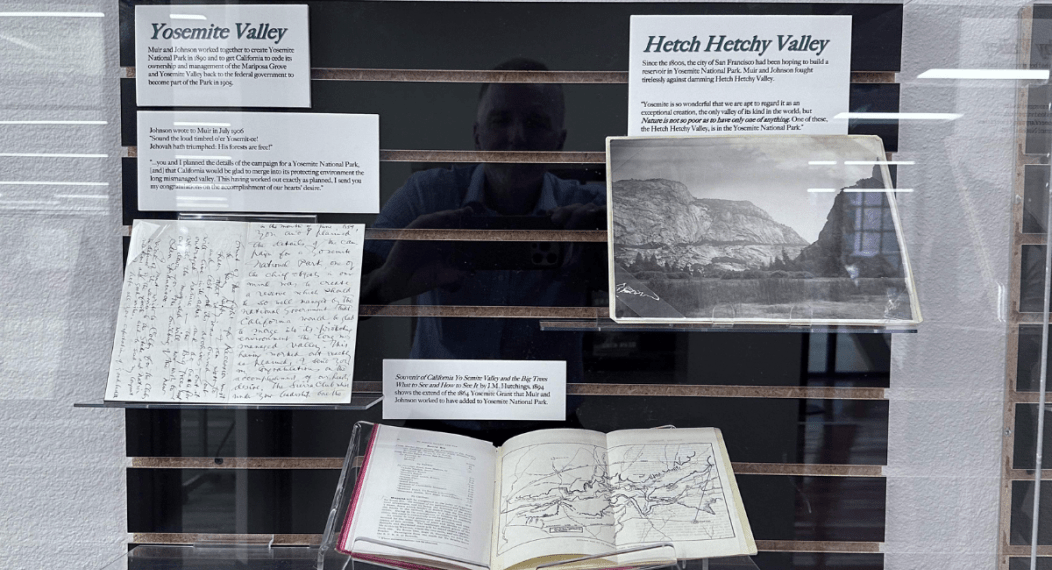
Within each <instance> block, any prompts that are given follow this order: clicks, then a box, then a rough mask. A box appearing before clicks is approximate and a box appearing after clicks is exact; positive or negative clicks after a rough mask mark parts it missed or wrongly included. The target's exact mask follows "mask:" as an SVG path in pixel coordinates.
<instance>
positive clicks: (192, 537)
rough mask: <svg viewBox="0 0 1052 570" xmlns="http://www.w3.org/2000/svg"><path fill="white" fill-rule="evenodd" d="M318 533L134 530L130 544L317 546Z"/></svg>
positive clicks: (129, 537)
mask: <svg viewBox="0 0 1052 570" xmlns="http://www.w3.org/2000/svg"><path fill="white" fill-rule="evenodd" d="M321 538H322V535H320V534H218V533H198V532H134V533H130V534H129V535H128V542H129V543H130V544H210V545H216V546H218V545H221V544H258V545H267V544H270V545H273V546H317V545H319V544H321Z"/></svg>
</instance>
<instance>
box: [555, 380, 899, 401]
mask: <svg viewBox="0 0 1052 570" xmlns="http://www.w3.org/2000/svg"><path fill="white" fill-rule="evenodd" d="M566 391H567V393H568V394H572V395H578V396H674V397H705V398H788V399H816V400H884V399H886V395H885V389H884V388H833V387H829V386H710V385H698V384H569V385H567V388H566Z"/></svg>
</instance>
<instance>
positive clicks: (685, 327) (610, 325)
mask: <svg viewBox="0 0 1052 570" xmlns="http://www.w3.org/2000/svg"><path fill="white" fill-rule="evenodd" d="M540 327H541V330H542V331H575V332H599V331H607V332H788V333H877V334H885V333H915V332H917V325H905V324H901V325H900V324H895V323H889V324H887V325H880V326H878V325H829V324H755V323H741V322H739V323H734V322H727V323H618V322H615V321H614V320H613V319H610V318H598V319H567V320H542V321H541V322H540Z"/></svg>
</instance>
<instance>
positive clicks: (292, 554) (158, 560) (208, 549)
mask: <svg viewBox="0 0 1052 570" xmlns="http://www.w3.org/2000/svg"><path fill="white" fill-rule="evenodd" d="M317 557H318V549H317V547H312V546H311V547H308V546H269V545H266V544H207V545H200V544H196V545H183V546H177V545H170V544H166V545H152V544H145V545H140V546H136V547H135V548H132V549H131V550H130V551H128V555H127V556H122V557H120V558H118V559H116V560H114V561H113V562H111V563H110V564H107V565H106V566H103V567H102V568H101V569H100V570H125V569H127V570H248V569H250V570H311V569H312V568H314V561H315V560H317Z"/></svg>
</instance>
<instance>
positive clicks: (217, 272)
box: [106, 221, 364, 404]
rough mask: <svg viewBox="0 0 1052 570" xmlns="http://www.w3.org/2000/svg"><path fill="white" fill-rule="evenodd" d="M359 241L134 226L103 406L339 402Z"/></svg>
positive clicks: (347, 231)
mask: <svg viewBox="0 0 1052 570" xmlns="http://www.w3.org/2000/svg"><path fill="white" fill-rule="evenodd" d="M363 234H364V229H363V226H361V225H306V224H263V223H251V224H247V223H238V222H174V221H173V222H161V221H150V222H146V221H136V222H135V226H134V227H133V229H132V244H131V249H130V251H129V254H128V265H127V269H126V271H125V280H124V290H123V293H122V295H121V305H120V311H119V314H118V317H117V334H116V337H115V339H114V345H113V358H112V361H111V364H110V376H109V382H108V385H107V388H106V399H107V400H119V401H151V402H153V401H157V402H185V403H231V404H305V403H340V402H347V401H349V400H350V396H351V377H352V369H353V365H354V346H355V336H356V332H357V323H358V288H359V283H360V278H361V257H362V244H363Z"/></svg>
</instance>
